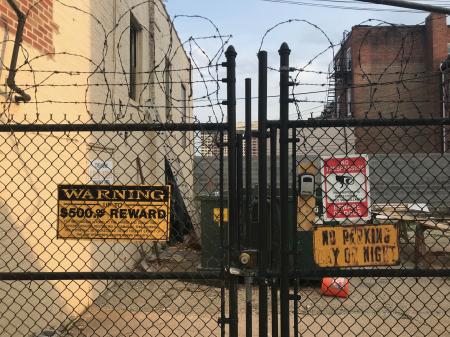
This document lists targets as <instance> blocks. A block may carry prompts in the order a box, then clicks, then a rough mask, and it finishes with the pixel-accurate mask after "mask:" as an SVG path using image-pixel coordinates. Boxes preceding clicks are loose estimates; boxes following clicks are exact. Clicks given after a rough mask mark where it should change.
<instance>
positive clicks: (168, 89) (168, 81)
mask: <svg viewBox="0 0 450 337" xmlns="http://www.w3.org/2000/svg"><path fill="white" fill-rule="evenodd" d="M164 83H165V86H164V88H165V89H164V91H165V94H166V122H169V121H171V120H172V65H171V64H170V61H169V59H168V58H166V64H165V67H164Z"/></svg>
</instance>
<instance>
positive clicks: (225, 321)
mask: <svg viewBox="0 0 450 337" xmlns="http://www.w3.org/2000/svg"><path fill="white" fill-rule="evenodd" d="M230 322H231V319H230V318H229V317H223V318H222V317H219V318H218V319H217V324H218V325H219V326H220V327H222V326H224V325H225V324H230Z"/></svg>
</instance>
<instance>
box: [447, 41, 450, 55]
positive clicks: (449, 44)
mask: <svg viewBox="0 0 450 337" xmlns="http://www.w3.org/2000/svg"><path fill="white" fill-rule="evenodd" d="M447 54H448V55H450V43H447Z"/></svg>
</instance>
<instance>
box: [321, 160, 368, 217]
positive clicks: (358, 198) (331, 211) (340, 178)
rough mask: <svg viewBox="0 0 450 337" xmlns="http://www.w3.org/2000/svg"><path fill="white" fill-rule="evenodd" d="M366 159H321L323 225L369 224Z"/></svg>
mask: <svg viewBox="0 0 450 337" xmlns="http://www.w3.org/2000/svg"><path fill="white" fill-rule="evenodd" d="M368 162H369V160H368V157H367V156H366V155H360V156H354V157H340V156H336V157H324V158H322V177H323V182H322V190H323V193H324V196H323V206H324V221H344V220H352V221H358V220H369V219H370V197H369V166H368Z"/></svg>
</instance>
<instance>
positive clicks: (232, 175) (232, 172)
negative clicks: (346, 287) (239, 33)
mask: <svg viewBox="0 0 450 337" xmlns="http://www.w3.org/2000/svg"><path fill="white" fill-rule="evenodd" d="M236 55H237V53H236V51H235V49H234V47H233V46H229V47H228V49H227V51H226V52H225V56H226V58H227V62H226V67H227V78H226V83H227V102H226V103H227V118H228V216H229V219H228V233H229V235H228V238H229V243H228V246H229V250H228V267H229V268H231V267H233V266H235V265H236V260H237V255H238V252H239V247H238V246H237V245H238V241H239V228H238V226H237V212H236V206H237V205H236V199H237V193H236V192H237V191H236V187H237V184H236V173H237V172H236V171H237V164H236ZM237 285H238V280H237V278H236V277H233V276H232V277H231V278H230V290H229V292H230V294H229V295H230V302H229V312H230V337H237V336H238V303H237Z"/></svg>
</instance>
